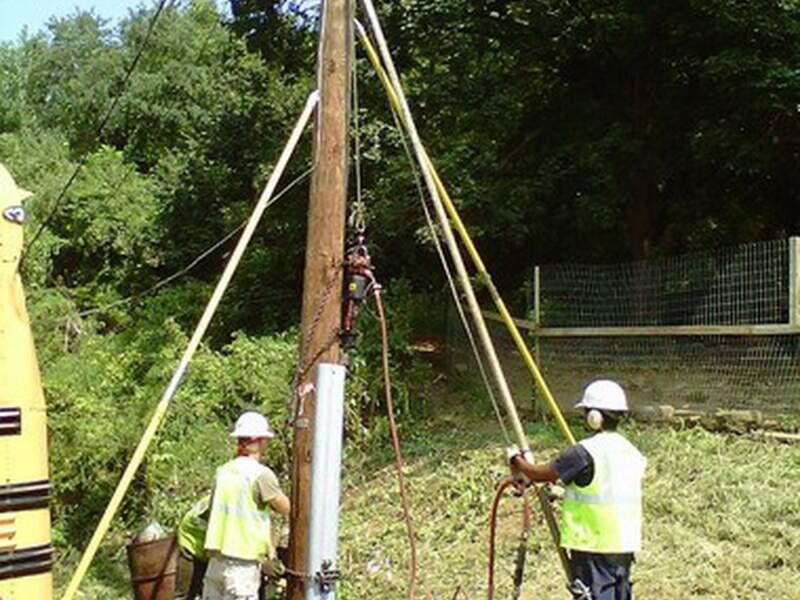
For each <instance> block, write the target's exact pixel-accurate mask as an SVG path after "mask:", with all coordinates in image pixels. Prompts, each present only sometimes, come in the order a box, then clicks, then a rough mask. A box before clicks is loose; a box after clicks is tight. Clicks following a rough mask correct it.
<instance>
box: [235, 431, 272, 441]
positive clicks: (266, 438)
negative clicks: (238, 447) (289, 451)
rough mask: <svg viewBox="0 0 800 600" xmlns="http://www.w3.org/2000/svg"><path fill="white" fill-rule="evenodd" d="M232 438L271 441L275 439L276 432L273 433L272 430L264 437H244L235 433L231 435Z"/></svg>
mask: <svg viewBox="0 0 800 600" xmlns="http://www.w3.org/2000/svg"><path fill="white" fill-rule="evenodd" d="M230 436H231V437H232V438H237V439H238V438H250V439H254V440H258V439H265V440H270V439H272V438H274V437H275V432H274V431H272V430H271V429H270V431H269V432H268V433H266V434H264V435H242V434H240V433H236V432H234V433H231V434H230Z"/></svg>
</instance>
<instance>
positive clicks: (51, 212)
mask: <svg viewBox="0 0 800 600" xmlns="http://www.w3.org/2000/svg"><path fill="white" fill-rule="evenodd" d="M167 3H168V0H160V2H159V3H158V6H157V7H156V10H155V12H154V13H153V16H152V17H151V18H150V22H149V23H148V25H147V32H146V33H145V36H144V39H143V40H142V44H141V46H139V49H138V50H137V52H136V55H135V56H134V57H133V61H131V64H130V65H128V68H127V69H126V71H125V76H124V77H123V79H122V85H121V86H120V88H119V91H118V92H117V94H116V96H114V98H113V99H112V100H111V104H109V105H108V108H107V109H106V112H105V113H104V114H103V118H102V119H101V120H100V125H99V126H98V128H97V133H96V134H95V136H94V142H95V143H97V141H99V139H100V136H102V135H103V133H104V132H105V129H106V126H107V125H108V122H109V120H110V119H111V115H112V114H113V113H114V111H115V110H116V108H117V105H118V104H119V101H120V99H121V98H122V96H123V95H124V94H125V92H126V91H127V90H128V84H129V83H130V80H131V77H132V76H133V73H134V71H135V70H136V67H137V66H138V65H139V61H140V60H141V58H142V54H144V51H145V49H146V48H147V45H148V43H149V42H150V38H151V37H152V35H153V31H154V29H155V26H156V22H157V21H158V18H159V17H160V16H161V13H162V12H163V11H164V8H165V7H166V5H167ZM90 153H91V150H87V151H86V152H85V153H84V154H83V156H82V157H81V159H80V160H79V161H78V164H77V165H75V169H73V171H72V174H71V175H70V176H69V179H67V182H66V183H65V184H64V187H62V188H61V192H59V194H58V196H57V197H56V199H55V201H54V202H53V204H52V206H50V209H49V210H48V211H47V215H46V216H45V218H44V219H42V222H41V223H40V224H39V227H38V228H37V229H36V233H34V235H33V237H32V238H31V241H30V243H28V245H27V247H26V248H25V249H24V251H23V254H22V257H21V258H20V270H21V269H22V268H23V265H24V261H25V257H26V256H27V255H28V254H29V253H30V251H31V248H32V247H33V245H34V244H35V243H36V241H37V240H38V239H39V237H40V236H41V235H42V232H43V231H44V228H45V227H46V226H47V225H48V223H49V222H50V221H51V219H52V218H53V216H54V215H55V214H56V211H57V210H58V207H59V206H60V205H61V203H62V202H63V200H64V197H65V196H66V194H67V191H68V190H69V188H70V187H71V186H72V184H73V183H74V182H75V179H76V178H77V177H78V173H80V171H81V169H82V168H83V167H84V166H85V165H86V162H87V161H88V160H89V154H90Z"/></svg>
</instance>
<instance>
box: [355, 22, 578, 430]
mask: <svg viewBox="0 0 800 600" xmlns="http://www.w3.org/2000/svg"><path fill="white" fill-rule="evenodd" d="M357 29H358V33H359V37H360V39H361V41H362V43H363V44H364V48H365V50H366V52H367V56H368V57H369V60H370V62H371V63H372V66H373V67H374V68H375V71H376V73H377V74H378V78H379V79H380V80H381V83H382V84H383V86H384V88H385V89H386V93H387V94H388V96H389V101H390V103H391V105H392V108H393V109H394V111H395V112H396V113H397V115H398V116H399V117H400V120H401V122H402V123H403V125H404V126H405V127H406V128H408V122H407V120H406V118H405V115H404V112H403V110H402V104H401V101H400V95H399V92H398V90H396V88H395V86H394V85H393V84H392V81H391V79H390V77H389V75H388V74H387V72H386V69H384V67H383V64H382V63H381V60H380V57H379V55H378V52H377V50H376V49H375V47H374V46H373V44H372V41H371V40H370V39H369V37H368V36H367V34H366V31H364V28H363V27H362V26H360V24H359V26H358V28H357ZM423 157H424V160H425V163H426V164H425V165H423V168H427V169H428V170H429V172H430V173H431V174H432V176H433V180H434V184H435V186H436V190H437V192H438V194H439V196H440V197H441V200H442V202H443V204H444V207H445V209H446V210H447V214H448V215H449V217H450V220H451V222H452V224H453V227H454V228H455V230H456V231H457V232H458V234H459V237H460V238H461V242H462V243H463V244H464V247H465V248H466V250H467V253H468V254H469V255H470V258H471V259H472V262H473V264H474V265H475V268H476V270H477V271H478V276H479V277H480V278H481V280H482V281H483V282H484V284H485V285H486V287H487V288H488V290H489V294H490V295H491V297H492V301H493V302H494V305H495V306H496V307H497V311H498V312H499V313H500V317H501V318H502V320H503V323H504V324H505V326H506V328H507V329H508V332H509V333H510V334H511V337H512V339H513V340H514V344H515V345H516V347H517V350H518V351H519V353H520V355H521V356H522V360H523V361H524V362H525V366H526V367H527V368H528V371H529V372H530V374H531V376H532V377H533V380H534V382H535V383H536V387H537V389H538V390H539V392H540V393H541V394H542V396H543V397H544V399H545V402H546V403H547V406H548V408H549V409H550V412H551V414H552V415H553V418H555V420H556V423H557V424H558V426H559V429H561V433H562V434H563V435H564V437H565V438H566V440H567V441H568V442H569V443H570V444H575V436H574V435H573V434H572V431H571V430H570V428H569V425H568V424H567V422H566V420H565V419H564V415H563V414H562V413H561V409H560V408H559V406H558V403H557V402H556V400H555V398H554V397H553V394H552V392H551V391H550V388H549V387H548V386H547V382H546V381H545V380H544V377H543V376H542V374H541V372H540V371H539V368H538V367H537V366H536V362H535V361H534V360H533V356H532V355H531V352H530V350H529V349H528V346H527V345H526V344H525V340H524V339H523V338H522V335H521V334H520V332H519V329H518V328H517V326H516V325H515V324H514V320H513V318H512V316H511V313H509V312H508V308H506V304H505V302H504V301H503V298H502V297H501V296H500V293H499V292H498V290H497V287H496V286H495V285H494V282H493V281H492V276H491V275H490V274H489V271H488V270H487V268H486V265H485V263H484V262H483V259H482V258H481V255H480V253H479V252H478V249H477V248H476V247H475V244H474V243H473V241H472V238H471V237H470V235H469V232H468V231H467V228H466V226H465V225H464V222H463V221H462V219H461V216H460V215H459V213H458V209H457V208H456V206H455V204H454V202H453V200H452V198H451V197H450V194H449V193H448V191H447V188H445V186H444V183H443V182H442V179H441V177H440V176H439V173H438V172H437V170H436V167H435V165H434V164H433V161H432V160H431V158H430V155H429V154H428V151H427V150H426V149H424V148H423Z"/></svg>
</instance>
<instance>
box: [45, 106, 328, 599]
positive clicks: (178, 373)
mask: <svg viewBox="0 0 800 600" xmlns="http://www.w3.org/2000/svg"><path fill="white" fill-rule="evenodd" d="M318 100H319V94H318V93H317V92H316V91H315V92H313V93H312V94H311V95H310V96H309V97H308V100H307V101H306V105H305V108H304V109H303V113H302V114H301V115H300V118H299V119H298V121H297V124H296V125H295V126H294V129H293V130H292V135H291V136H290V138H289V142H288V143H287V144H286V147H285V148H284V149H283V152H282V153H281V156H280V158H279V159H278V163H277V165H276V166H275V169H274V170H273V171H272V175H270V178H269V181H268V182H267V185H266V187H265V188H264V191H263V192H262V194H261V197H260V198H259V200H258V203H257V204H256V207H255V208H254V209H253V213H252V214H251V216H250V220H249V221H248V222H247V226H246V227H245V229H244V232H243V233H242V236H241V237H240V238H239V241H238V243H237V244H236V248H235V249H234V251H233V254H232V255H231V258H230V259H229V260H228V264H227V265H225V270H224V271H223V273H222V276H221V277H220V279H219V281H218V282H217V286H216V288H215V289H214V293H213V294H212V295H211V299H210V300H209V301H208V305H207V306H206V308H205V310H204V311H203V315H202V317H200V321H199V322H198V324H197V327H196V328H195V331H194V334H193V335H192V338H191V340H189V344H188V345H187V347H186V350H185V351H184V353H183V356H182V357H181V361H180V363H179V364H178V367H177V369H175V373H174V374H173V375H172V379H171V380H170V382H169V385H168V386H167V388H166V390H164V394H163V396H162V397H161V400H160V401H159V403H158V405H157V406H156V409H155V412H154V413H153V416H152V417H151V418H150V422H149V423H148V425H147V429H145V432H144V434H143V435H142V438H141V439H140V440H139V444H138V445H137V446H136V450H135V451H134V453H133V456H132V457H131V460H130V462H129V463H128V466H127V467H126V468H125V472H124V473H123V474H122V478H121V479H120V481H119V483H118V484H117V488H116V489H115V490H114V494H113V496H112V497H111V500H110V501H109V503H108V506H107V507H106V510H105V512H104V513H103V516H102V518H101V519H100V523H99V524H98V525H97V529H95V531H94V534H93V535H92V539H91V540H90V541H89V545H88V546H87V547H86V550H85V551H84V553H83V556H82V557H81V561H80V563H79V564H78V568H77V569H76V570H75V573H74V574H73V575H72V579H71V580H70V582H69V585H68V586H67V589H66V591H65V592H64V595H63V596H62V597H61V600H72V598H73V597H74V596H75V594H76V593H77V591H78V587H80V584H81V582H82V581H83V578H84V577H85V576H86V571H88V570H89V566H90V565H91V564H92V559H93V558H94V555H95V554H96V553H97V549H98V548H99V547H100V542H102V541H103V538H104V537H105V535H106V532H107V531H108V529H109V527H110V526H111V520H112V519H113V518H114V515H115V514H116V513H117V510H118V509H119V506H120V504H121V503H122V500H123V498H124V497H125V494H126V493H127V491H128V487H129V486H130V484H131V481H133V477H134V476H135V475H136V471H137V470H138V469H139V466H140V465H141V464H142V460H143V459H144V456H145V453H146V452H147V449H148V448H149V446H150V443H151V442H152V441H153V438H155V435H156V433H157V432H158V428H159V426H160V425H161V422H162V421H163V420H164V416H165V415H166V413H167V408H168V407H169V404H170V401H171V400H172V397H173V396H174V395H175V392H176V391H177V389H178V386H179V385H180V383H181V380H182V379H183V375H184V374H185V373H186V369H187V368H188V366H189V362H190V361H191V359H192V357H193V356H194V353H195V352H196V351H197V348H198V347H199V345H200V341H201V340H202V338H203V336H204V335H205V332H206V330H207V329H208V325H209V324H210V323H211V318H212V317H213V316H214V313H215V312H216V311H217V307H218V306H219V304H220V302H221V301H222V296H223V295H224V294H225V290H226V289H227V288H228V284H229V283H230V281H231V279H232V278H233V275H234V273H235V272H236V268H237V267H238V266H239V261H241V259H242V256H243V255H244V251H245V250H246V249H247V245H248V244H249V243H250V239H251V238H252V237H253V234H254V233H255V230H256V227H257V226H258V223H259V221H260V220H261V216H262V215H263V214H264V211H265V210H266V208H267V207H268V206H269V201H270V199H271V198H272V194H273V193H274V192H275V188H276V187H277V185H278V181H279V180H280V178H281V175H282V174H283V171H284V169H286V165H287V164H288V162H289V159H290V158H291V156H292V153H293V152H294V149H295V147H296V146H297V142H298V141H299V139H300V135H301V134H302V133H303V130H304V129H305V127H306V124H307V123H308V121H309V119H310V118H311V114H312V112H313V111H314V108H316V106H317V102H318Z"/></svg>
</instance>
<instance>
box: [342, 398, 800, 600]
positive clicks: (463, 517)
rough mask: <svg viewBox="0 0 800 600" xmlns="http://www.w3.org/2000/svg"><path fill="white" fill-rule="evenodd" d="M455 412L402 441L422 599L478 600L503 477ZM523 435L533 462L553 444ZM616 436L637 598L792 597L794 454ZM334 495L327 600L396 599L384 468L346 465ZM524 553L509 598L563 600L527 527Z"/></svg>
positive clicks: (648, 433)
mask: <svg viewBox="0 0 800 600" xmlns="http://www.w3.org/2000/svg"><path fill="white" fill-rule="evenodd" d="M455 400H458V399H457V398H456V399H455ZM463 405H464V403H463V401H460V402H455V401H454V398H452V397H450V398H449V399H448V401H447V402H446V403H445V404H444V405H442V404H441V403H440V404H439V408H438V409H437V411H436V414H435V415H432V416H431V417H430V418H428V419H427V420H425V421H424V422H422V423H419V424H418V425H416V426H414V427H413V428H412V427H407V428H406V429H405V430H404V431H403V440H404V448H405V454H406V458H407V463H408V467H407V474H408V480H409V485H410V489H411V493H412V498H413V508H414V517H415V522H416V526H417V529H418V540H419V544H418V545H419V562H420V575H419V589H420V591H422V592H425V593H430V595H431V597H432V598H442V599H450V598H452V597H453V594H454V592H455V590H456V589H457V588H458V587H460V588H461V589H462V590H463V591H464V592H465V594H466V596H467V597H468V598H482V597H485V593H486V584H485V582H486V545H487V518H488V510H489V505H490V502H491V499H492V495H493V485H494V484H495V483H496V482H497V481H498V480H499V479H500V477H502V476H503V475H504V474H505V470H504V467H503V460H502V458H501V456H502V449H503V438H502V435H501V434H500V432H499V428H498V426H497V425H496V423H495V421H494V419H493V416H492V414H491V411H489V410H486V411H483V410H464V409H463V408H460V406H463ZM575 430H576V433H579V431H580V430H579V426H576V428H575ZM528 433H529V436H530V439H531V440H533V441H534V445H535V447H536V451H537V452H538V454H539V457H540V458H546V457H548V456H551V455H553V454H554V453H555V452H557V450H558V448H559V447H561V445H562V444H561V442H560V439H559V438H558V434H557V432H556V431H555V430H554V429H550V428H546V427H544V426H536V425H533V426H531V427H530V428H529V430H528ZM625 433H626V434H627V435H628V436H629V438H630V439H631V440H632V441H633V442H634V443H635V444H636V445H637V446H638V447H639V448H640V449H641V450H642V451H643V452H644V454H645V455H646V456H647V457H648V467H647V472H646V487H645V540H644V549H643V550H642V552H641V553H640V555H639V556H638V560H637V564H636V567H635V576H634V579H635V582H636V583H635V590H636V593H637V595H638V597H639V598H644V599H649V598H659V599H661V600H668V599H675V600H677V599H685V598H706V599H709V600H711V599H715V600H716V599H719V600H722V599H733V598H765V599H766V598H769V599H784V598H785V599H792V598H800V446H786V445H778V444H773V443H765V442H762V441H756V440H752V439H748V438H744V437H733V436H726V435H719V434H713V433H709V432H706V431H704V430H700V429H691V430H683V431H681V430H673V429H666V428H661V427H658V428H657V427H645V426H641V425H637V424H630V425H629V426H627V427H626V431H625ZM345 484H346V490H345V500H344V507H343V508H344V510H343V514H342V538H341V546H340V547H341V560H342V570H343V572H344V574H345V581H344V583H343V585H342V591H343V593H342V594H341V597H342V598H348V599H366V598H403V597H404V590H405V583H406V577H407V564H408V550H407V545H406V538H405V531H404V528H403V522H402V513H401V509H400V505H399V503H398V494H397V491H396V490H397V486H396V479H395V474H394V471H393V469H392V467H391V455H390V454H389V453H388V452H382V453H381V454H379V455H376V456H373V457H371V459H370V460H368V461H366V462H365V463H362V464H358V465H351V468H350V469H349V470H348V472H347V473H346V476H345ZM521 506H522V505H521V501H520V500H518V499H515V498H513V497H509V498H508V499H506V500H505V501H504V504H503V505H502V507H501V508H502V510H501V517H500V519H501V527H500V533H499V550H498V563H497V564H498V570H497V576H496V577H497V579H496V581H497V582H498V584H499V587H498V591H497V594H496V597H497V598H510V597H511V577H512V570H513V561H514V556H515V551H516V546H517V543H518V535H519V527H520V519H521ZM534 506H535V505H534ZM528 547H529V551H528V564H527V570H526V578H525V583H524V587H523V591H522V598H529V599H534V598H548V599H550V598H553V599H557V598H568V597H569V595H568V594H567V593H566V592H565V590H564V585H563V581H562V578H561V573H560V567H559V564H558V562H557V556H556V554H555V552H554V550H553V548H552V546H551V542H550V540H549V538H548V536H547V531H546V528H545V525H544V522H543V521H542V519H541V518H540V517H539V516H538V515H537V517H536V519H535V522H534V525H533V532H532V535H531V537H530V539H529V542H528Z"/></svg>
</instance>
